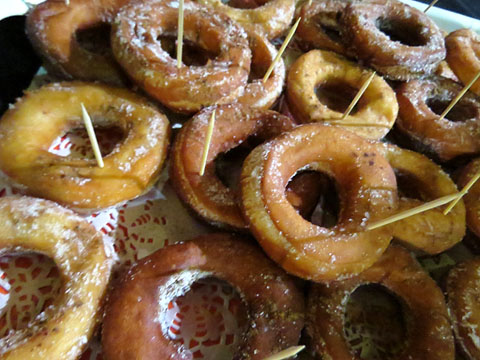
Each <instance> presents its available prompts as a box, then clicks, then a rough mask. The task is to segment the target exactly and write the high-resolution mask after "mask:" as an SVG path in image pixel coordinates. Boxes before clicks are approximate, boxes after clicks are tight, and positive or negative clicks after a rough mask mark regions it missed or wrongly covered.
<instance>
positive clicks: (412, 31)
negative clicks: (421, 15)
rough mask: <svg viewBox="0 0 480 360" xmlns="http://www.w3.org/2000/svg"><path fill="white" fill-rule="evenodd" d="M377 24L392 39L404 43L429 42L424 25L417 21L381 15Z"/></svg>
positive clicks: (417, 43)
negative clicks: (424, 32) (424, 31)
mask: <svg viewBox="0 0 480 360" xmlns="http://www.w3.org/2000/svg"><path fill="white" fill-rule="evenodd" d="M375 25H376V27H377V29H378V30H380V31H381V32H382V33H384V34H385V35H386V36H388V37H389V38H390V39H391V40H392V41H398V42H400V43H401V44H403V45H407V46H425V45H427V44H428V38H426V37H425V36H424V35H422V32H423V31H422V30H423V26H422V25H421V24H419V23H417V22H415V21H409V20H408V19H398V18H397V19H396V18H388V17H387V18H384V17H379V18H378V19H377V20H376V21H375Z"/></svg>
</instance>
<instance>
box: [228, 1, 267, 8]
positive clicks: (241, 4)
mask: <svg viewBox="0 0 480 360" xmlns="http://www.w3.org/2000/svg"><path fill="white" fill-rule="evenodd" d="M267 2H268V0H222V3H223V4H225V5H228V6H230V7H232V8H235V9H256V8H258V7H260V6H263V5H265V4H266V3H267Z"/></svg>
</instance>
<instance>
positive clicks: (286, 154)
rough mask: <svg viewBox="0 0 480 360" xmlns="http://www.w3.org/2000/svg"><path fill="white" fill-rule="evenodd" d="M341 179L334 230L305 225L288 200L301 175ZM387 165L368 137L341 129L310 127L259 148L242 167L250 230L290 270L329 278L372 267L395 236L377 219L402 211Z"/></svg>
mask: <svg viewBox="0 0 480 360" xmlns="http://www.w3.org/2000/svg"><path fill="white" fill-rule="evenodd" d="M307 169H310V170H315V171H320V172H323V173H326V174H328V175H329V176H330V177H331V178H333V179H335V180H336V185H337V189H338V190H337V191H338V194H339V198H340V213H339V219H338V222H337V224H336V225H335V226H333V227H330V228H325V227H321V226H318V225H314V224H312V223H311V222H308V221H306V220H304V219H303V218H302V217H301V216H300V215H299V214H297V212H296V211H295V209H294V208H293V207H292V205H291V204H290V203H289V202H288V200H287V198H286V195H285V188H286V186H287V184H288V182H289V180H290V179H291V178H292V177H293V176H294V175H295V174H296V173H297V171H299V170H307ZM396 185H397V184H396V182H395V174H394V172H393V170H392V168H391V167H390V165H389V164H388V161H387V160H386V159H385V158H384V157H383V156H382V155H381V153H380V152H379V151H378V150H377V149H376V148H375V146H373V145H371V144H370V143H369V142H368V141H367V140H365V139H363V138H361V137H359V136H358V135H355V134H354V133H352V132H349V131H346V130H344V129H341V128H339V127H332V126H324V125H321V124H308V125H302V126H299V127H297V128H295V129H293V130H291V131H289V132H286V133H284V134H282V135H280V136H279V137H277V138H275V139H274V140H272V141H270V142H268V143H265V144H263V145H261V146H258V147H256V148H255V149H254V150H253V151H252V152H251V153H250V155H249V156H248V157H247V159H246V160H245V162H244V164H243V168H242V175H241V190H242V208H243V213H244V215H245V218H246V219H247V220H248V223H249V227H250V231H251V232H252V233H253V235H254V236H255V238H256V239H257V240H258V242H259V243H260V245H261V246H262V248H263V249H264V250H265V252H266V253H267V254H268V255H269V256H270V257H271V258H272V259H273V260H275V261H276V262H277V263H279V264H280V265H281V266H282V267H283V268H284V269H285V270H287V271H288V272H290V273H293V274H295V275H297V276H300V277H302V278H305V279H311V280H314V281H329V280H335V279H339V278H346V277H351V276H354V275H356V274H358V273H360V272H362V271H363V270H365V269H367V268H368V267H370V266H371V265H372V264H373V263H374V262H375V261H376V260H378V258H379V257H380V256H381V254H382V253H383V252H384V251H385V249H386V248H387V246H388V244H389V243H390V240H391V239H392V230H391V229H390V228H388V227H383V228H379V229H375V230H372V231H366V230H365V226H366V225H368V224H369V223H370V222H373V221H375V220H378V219H381V218H384V217H387V216H389V215H390V214H391V213H392V212H393V211H395V210H396V206H397V186H396Z"/></svg>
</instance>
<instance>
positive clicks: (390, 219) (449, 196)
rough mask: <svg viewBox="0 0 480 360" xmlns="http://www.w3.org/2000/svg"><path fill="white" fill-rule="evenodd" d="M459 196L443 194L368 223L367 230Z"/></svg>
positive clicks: (434, 206)
mask: <svg viewBox="0 0 480 360" xmlns="http://www.w3.org/2000/svg"><path fill="white" fill-rule="evenodd" d="M457 197H458V193H455V194H450V195H446V196H442V197H441V198H438V199H436V200H433V201H430V202H427V203H425V204H423V205H420V206H417V207H414V208H412V209H408V210H405V211H402V212H400V213H398V214H395V215H393V216H390V217H388V218H386V219H383V220H380V221H377V222H374V223H373V224H370V225H367V230H373V229H376V228H379V227H382V226H385V225H388V224H391V223H394V222H396V221H400V220H403V219H406V218H408V217H410V216H413V215H417V214H420V213H422V212H424V211H427V210H431V209H434V208H436V207H438V206H442V205H445V204H448V203H449V202H450V201H452V200H455V198H457Z"/></svg>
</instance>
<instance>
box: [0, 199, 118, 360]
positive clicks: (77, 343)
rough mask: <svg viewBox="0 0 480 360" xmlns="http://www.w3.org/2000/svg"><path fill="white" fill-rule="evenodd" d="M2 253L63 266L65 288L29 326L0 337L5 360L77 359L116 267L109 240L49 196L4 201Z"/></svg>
mask: <svg viewBox="0 0 480 360" xmlns="http://www.w3.org/2000/svg"><path fill="white" fill-rule="evenodd" d="M0 222H1V224H2V226H1V227H0V249H1V250H0V251H1V253H2V254H5V253H8V252H19V251H34V252H39V253H42V254H45V255H47V256H49V257H51V258H52V259H53V260H54V261H55V263H56V264H57V266H58V268H59V270H60V273H61V279H62V281H63V286H62V290H61V293H60V294H59V295H58V296H57V298H56V299H55V301H54V303H53V305H52V306H49V307H48V308H47V309H46V310H45V311H44V312H43V313H41V314H40V315H38V316H37V318H36V319H34V320H32V321H31V322H30V323H29V325H28V327H26V328H24V329H22V330H17V331H15V332H13V333H12V334H10V335H7V336H6V337H4V338H2V339H0V357H1V358H2V359H5V360H7V359H8V360H38V359H42V360H43V359H44V360H51V359H65V360H75V359H77V358H78V356H80V354H81V352H82V350H83V348H84V346H85V345H86V343H87V341H88V339H89V338H90V336H91V335H92V332H93V330H94V328H95V326H96V325H97V324H98V322H99V320H100V319H99V318H98V315H99V313H100V309H101V301H102V299H103V296H104V293H105V290H106V287H107V284H108V281H109V277H110V269H111V267H112V261H111V259H109V258H107V256H106V254H105V249H104V243H103V238H102V235H101V234H100V233H98V232H97V231H96V230H95V229H94V227H93V226H92V225H90V224H89V223H88V222H86V221H85V220H83V219H82V218H80V217H79V216H78V215H75V214H74V213H73V212H72V211H70V210H67V209H64V208H62V207H61V206H59V205H57V204H55V203H53V202H50V201H46V200H40V199H34V198H27V197H6V198H2V199H0Z"/></svg>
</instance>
